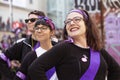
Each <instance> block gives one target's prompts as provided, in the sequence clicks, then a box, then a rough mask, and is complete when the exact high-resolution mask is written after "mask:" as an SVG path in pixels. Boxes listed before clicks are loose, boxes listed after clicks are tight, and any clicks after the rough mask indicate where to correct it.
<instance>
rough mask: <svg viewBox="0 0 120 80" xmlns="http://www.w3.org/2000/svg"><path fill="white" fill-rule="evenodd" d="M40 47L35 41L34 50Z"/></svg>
mask: <svg viewBox="0 0 120 80" xmlns="http://www.w3.org/2000/svg"><path fill="white" fill-rule="evenodd" d="M38 47H40V42H37V43H36V45H35V46H34V50H35V49H37V48H38Z"/></svg>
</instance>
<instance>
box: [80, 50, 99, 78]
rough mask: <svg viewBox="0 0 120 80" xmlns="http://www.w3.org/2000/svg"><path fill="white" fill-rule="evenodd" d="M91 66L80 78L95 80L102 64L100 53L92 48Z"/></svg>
mask: <svg viewBox="0 0 120 80" xmlns="http://www.w3.org/2000/svg"><path fill="white" fill-rule="evenodd" d="M90 56H91V57H90V66H89V68H88V69H87V71H86V72H85V73H84V75H83V76H82V77H81V78H80V80H94V78H95V76H96V74H97V71H98V69H99V66H100V54H99V52H95V51H93V50H91V49H90Z"/></svg>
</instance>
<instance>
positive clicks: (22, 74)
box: [16, 42, 40, 80]
mask: <svg viewBox="0 0 120 80" xmlns="http://www.w3.org/2000/svg"><path fill="white" fill-rule="evenodd" d="M39 46H40V42H37V43H36V45H35V46H34V48H33V49H34V50H35V49H37V48H38V47H39ZM16 76H17V77H19V78H20V79H22V80H26V75H25V74H24V73H22V72H20V71H18V72H17V73H16Z"/></svg>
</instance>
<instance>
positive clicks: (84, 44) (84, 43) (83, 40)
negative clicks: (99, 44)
mask: <svg viewBox="0 0 120 80" xmlns="http://www.w3.org/2000/svg"><path fill="white" fill-rule="evenodd" d="M73 40H74V44H75V45H77V46H79V47H82V48H89V46H88V45H87V40H86V38H84V37H80V38H77V39H73Z"/></svg>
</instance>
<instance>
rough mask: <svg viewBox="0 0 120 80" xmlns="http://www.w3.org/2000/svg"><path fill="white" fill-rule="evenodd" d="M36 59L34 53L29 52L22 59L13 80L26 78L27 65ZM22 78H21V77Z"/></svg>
mask: <svg viewBox="0 0 120 80" xmlns="http://www.w3.org/2000/svg"><path fill="white" fill-rule="evenodd" d="M36 58H37V56H36V53H35V51H31V52H29V53H28V54H27V55H26V56H25V58H24V59H23V61H22V63H21V66H20V68H19V69H18V71H17V73H16V75H15V77H14V80H24V79H26V78H27V74H28V73H27V72H28V67H29V65H30V64H31V63H32V62H33V60H35V59H36ZM21 76H22V77H21Z"/></svg>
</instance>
